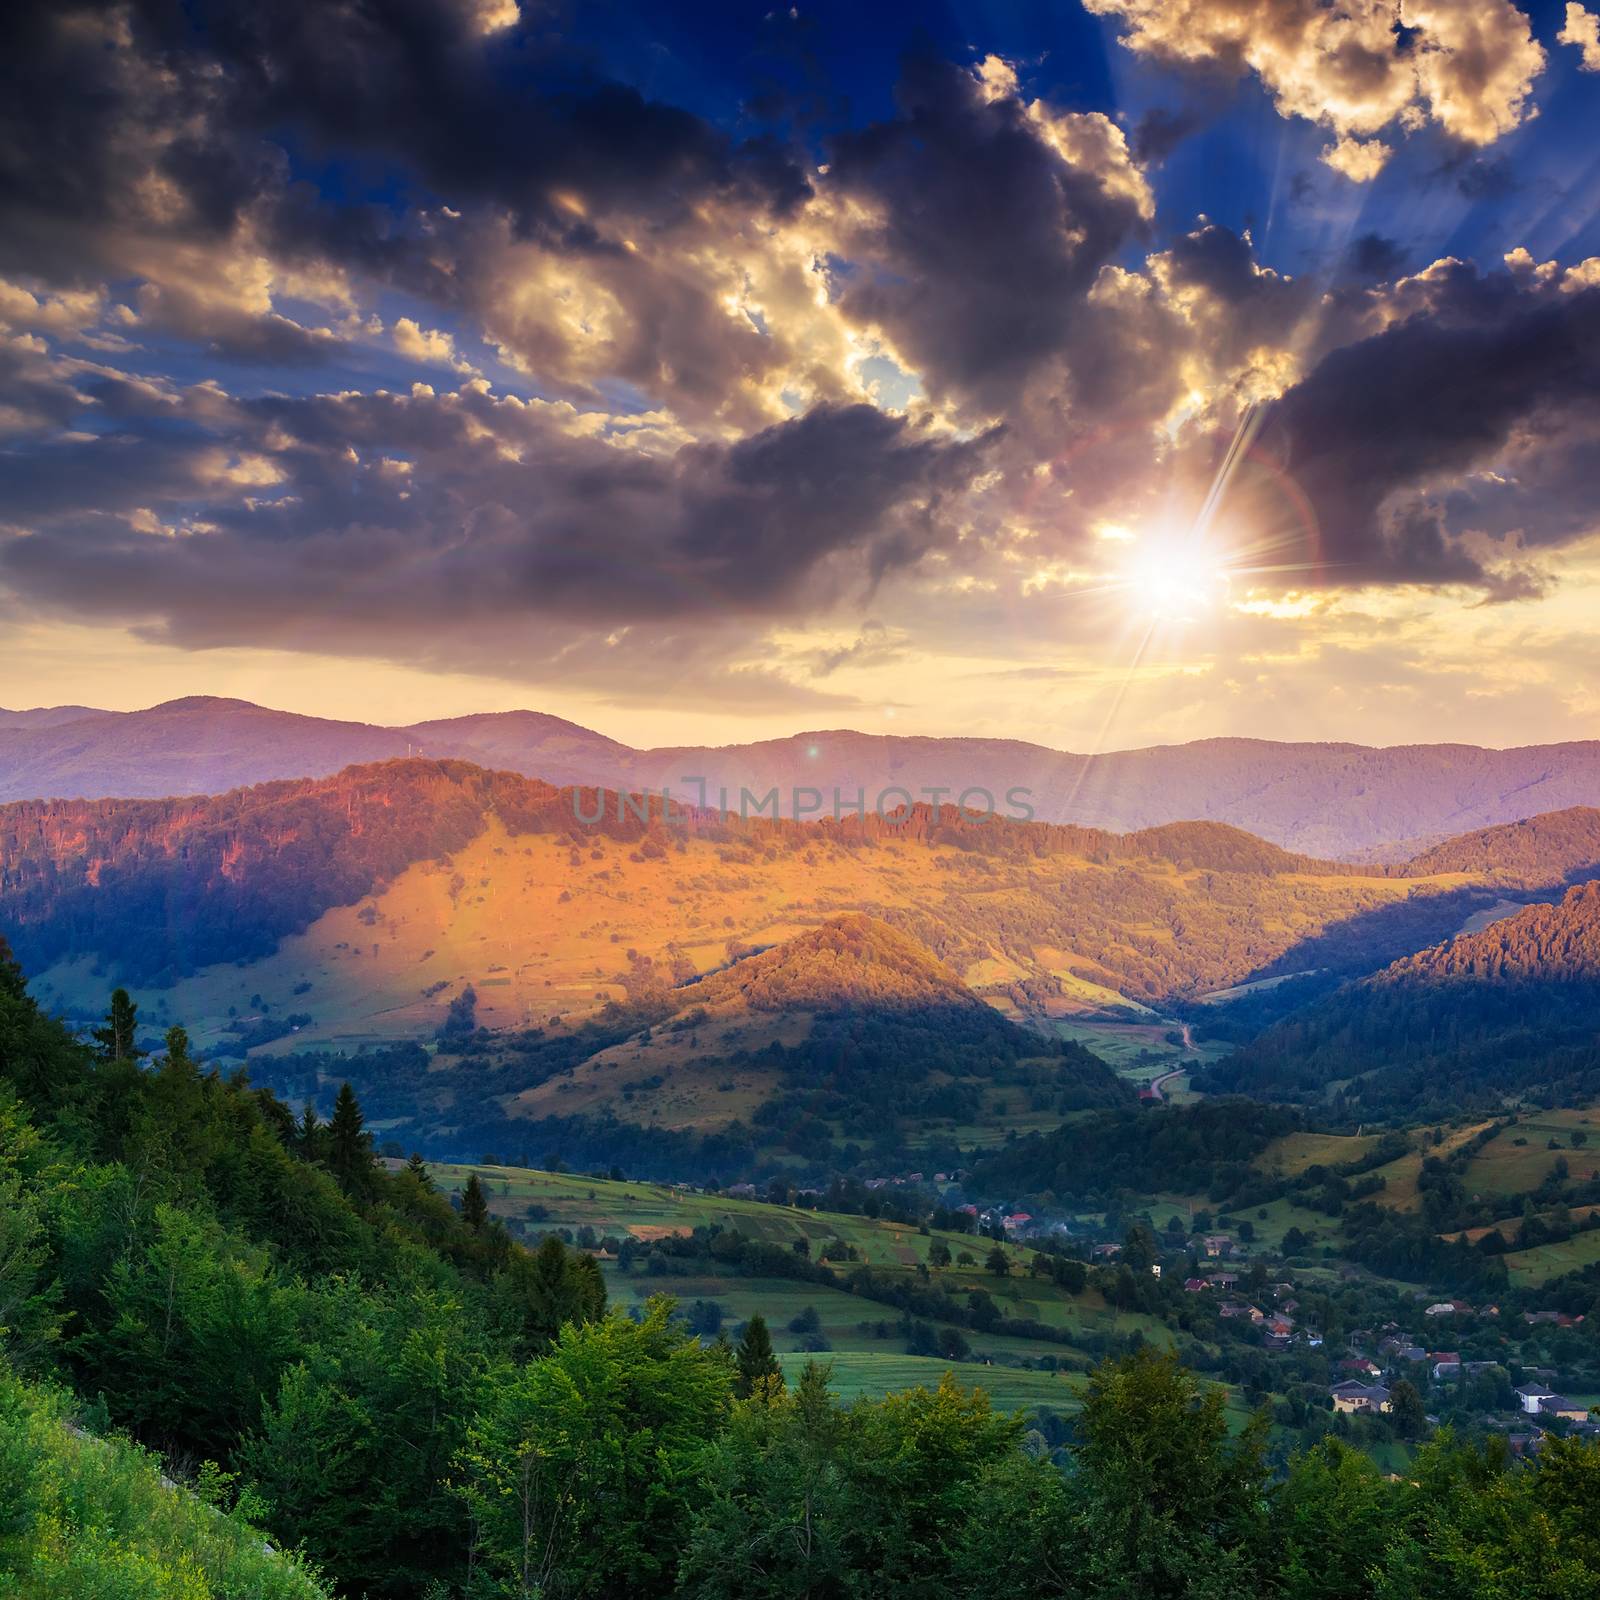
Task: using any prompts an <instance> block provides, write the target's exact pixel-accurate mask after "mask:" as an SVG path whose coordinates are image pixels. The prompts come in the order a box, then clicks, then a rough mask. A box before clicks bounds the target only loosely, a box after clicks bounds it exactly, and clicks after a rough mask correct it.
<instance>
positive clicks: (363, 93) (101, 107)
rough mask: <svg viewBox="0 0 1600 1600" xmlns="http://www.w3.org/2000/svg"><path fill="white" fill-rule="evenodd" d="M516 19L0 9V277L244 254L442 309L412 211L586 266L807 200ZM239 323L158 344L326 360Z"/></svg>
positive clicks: (189, 9) (227, 6) (760, 144)
mask: <svg viewBox="0 0 1600 1600" xmlns="http://www.w3.org/2000/svg"><path fill="white" fill-rule="evenodd" d="M529 13H530V20H525V21H523V22H521V23H519V24H518V25H516V26H515V27H513V28H510V29H505V30H501V31H498V32H495V33H493V34H490V35H487V36H485V35H484V34H483V32H482V31H481V29H480V28H478V27H477V26H476V25H475V22H474V10H473V7H472V6H470V5H469V4H467V3H466V0H391V3H388V4H383V5H368V4H361V3H357V0H321V3H318V4H302V3H275V4H271V5H261V4H256V3H246V0H194V3H192V4H186V5H181V6H180V5H176V4H172V3H169V0H133V3H131V4H126V5H110V4H101V3H98V0H87V3H81V4H75V5H74V4H65V5H61V6H16V7H7V8H4V15H3V19H0V272H9V273H11V274H13V275H25V276H29V275H31V276H36V277H38V278H40V279H43V280H46V281H51V282H58V283H64V282H84V281H93V280H96V279H115V278H126V277H129V276H133V277H137V278H146V279H156V280H163V279H164V278H165V277H167V276H168V275H170V273H171V271H172V268H173V255H174V252H176V251H182V250H192V249H195V248H197V247H198V248H211V249H213V250H217V251H222V250H224V249H226V248H227V247H229V245H230V242H234V241H237V240H238V239H239V238H240V236H241V234H247V235H248V239H247V244H248V247H249V248H256V249H267V250H270V251H271V252H272V253H273V254H274V255H276V256H277V257H278V258H279V259H280V260H283V261H293V260H296V259H299V260H303V261H315V262H322V261H329V262H333V263H335V264H337V265H339V266H341V267H344V268H348V269H350V270H354V271H359V272H362V273H365V274H369V275H374V276H377V277H379V278H382V279H388V280H391V281H395V282H398V283H400V284H402V285H403V286H405V287H407V288H409V289H411V290H413V291H416V292H419V293H423V294H430V295H435V296H437V297H439V298H443V299H450V298H451V297H452V296H459V295H460V294H462V293H463V292H464V291H463V290H462V289H461V287H460V282H461V271H460V264H459V263H456V262H454V261H452V260H451V259H450V257H451V249H450V246H448V245H447V244H445V243H444V242H442V241H441V240H439V239H438V238H437V237H433V236H430V235H429V234H428V233H427V231H426V230H420V229H418V228H417V227H416V226H415V224H414V222H413V221H412V219H411V218H410V217H409V216H408V208H410V207H414V206H417V205H432V204H437V205H440V206H445V205H448V206H452V207H456V208H471V207H473V206H484V207H488V208H490V209H492V210H493V211H494V212H496V213H497V214H499V215H503V216H505V217H506V218H508V219H509V222H510V225H511V228H512V231H513V234H514V235H515V236H516V237H520V238H528V239H537V240H538V241H539V243H540V244H541V245H542V246H543V247H545V248H547V249H551V250H555V251H560V252H566V253H570V254H573V255H575V256H579V257H581V256H584V255H592V254H597V253H606V252H610V253H616V252H618V251H620V250H621V249H622V248H623V246H622V241H621V240H620V239H617V238H614V237H611V236H609V235H608V233H607V231H606V228H605V219H606V218H607V217H608V216H609V215H610V214H612V213H614V212H618V213H621V214H623V215H625V216H626V218H627V219H628V221H629V224H630V225H631V226H632V227H635V228H638V227H650V228H656V229H671V228H672V227H674V226H676V225H678V224H679V223H681V222H683V221H684V220H685V219H686V218H691V217H692V216H693V214H694V212H695V209H696V208H697V207H698V206H699V205H701V204H702V203H703V202H705V201H707V200H708V199H719V200H723V201H726V202H729V203H733V204H737V205H738V206H739V207H741V208H742V209H743V210H745V211H746V212H748V213H750V214H753V215H760V214H769V215H781V214H783V213H785V212H787V211H788V210H790V209H792V208H793V207H794V206H795V205H797V204H798V203H799V202H800V201H802V200H803V199H804V198H805V196H806V194H807V193H808V189H807V185H806V181H805V179H804V177H803V175H802V173H801V170H800V168H799V167H798V166H797V165H796V164H795V162H794V161H793V160H792V159H791V158H790V156H789V155H788V154H787V152H785V151H784V150H782V149H781V148H779V147H778V146H777V145H776V144H774V143H773V142H772V141H770V140H768V139H764V138H760V137H758V138H754V139H750V140H744V141H739V140H736V139H733V138H731V137H729V136H728V135H727V134H725V133H723V132H722V131H721V130H719V129H717V128H715V127H714V126H713V125H712V124H710V123H708V122H706V121H705V120H704V119H703V118H700V117H698V116H696V115H695V114H693V113H691V112H689V111H686V110H683V109H681V108H678V107H675V106H670V105H664V104H660V103H656V102H653V101H651V100H648V99H647V98H645V97H644V96H643V95H641V94H640V93H639V92H638V91H637V90H635V89H633V88H631V87H629V86H628V85H625V84H622V83H618V82H615V81H613V80H611V79H608V78H607V77H606V76H605V75H604V74H603V73H601V72H599V71H598V70H596V69H595V68H594V67H593V65H592V64H591V63H589V62H587V61H586V60H584V59H582V58H580V57H579V56H577V55H576V54H575V53H574V52H573V51H572V50H570V49H569V48H568V47H567V46H565V45H564V44H563V43H562V42H561V41H560V39H559V37H558V35H557V34H556V33H555V32H554V31H553V30H552V29H549V27H548V24H547V23H546V22H544V21H541V20H540V18H539V17H538V16H537V15H536V14H535V12H534V8H533V7H531V6H530V7H529ZM297 164H298V165H299V166H300V167H301V168H302V169H304V168H307V167H309V169H310V170H311V171H313V172H315V173H316V182H315V183H312V182H308V181H305V179H304V178H303V177H297V175H296V165H297ZM319 186H320V187H319ZM330 191H331V193H330ZM335 196H337V198H334V197H335ZM190 265H191V268H192V263H191V264H190ZM180 300H181V297H180ZM170 320H171V319H169V321H170ZM246 320H247V319H243V318H240V317H237V316H236V317H233V318H230V319H227V321H226V323H225V325H222V326H219V327H205V326H196V327H192V328H189V329H187V330H175V331H189V332H192V333H193V334H194V336H195V337H197V338H199V339H201V340H203V341H205V342H207V343H208V344H210V345H211V346H212V347H213V348H216V349H218V350H219V351H222V352H224V353H228V354H233V355H237V356H239V357H241V358H243V359H246V360H267V361H279V362H284V363H294V362H299V361H302V360H308V359H309V360H319V359H322V358H323V357H324V356H325V355H326V354H327V353H328V352H327V349H326V346H325V343H324V341H322V340H320V339H319V338H317V337H316V336H315V335H314V334H312V333H308V332H306V331H305V330H297V329H295V327H294V325H293V324H286V323H285V322H284V321H283V319H279V321H278V323H277V324H276V325H273V326H263V327H257V328H251V327H247V326H245V321H246Z"/></svg>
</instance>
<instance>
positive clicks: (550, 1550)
mask: <svg viewBox="0 0 1600 1600" xmlns="http://www.w3.org/2000/svg"><path fill="white" fill-rule="evenodd" d="M671 1312H672V1304H671V1302H670V1301H668V1300H665V1299H657V1300H652V1301H651V1302H650V1304H649V1306H648V1307H647V1309H646V1311H645V1315H644V1317H643V1319H642V1320H640V1321H639V1322H634V1321H631V1320H630V1319H628V1318H626V1317H621V1316H610V1317H607V1318H606V1319H605V1320H604V1321H602V1322H598V1323H590V1324H588V1325H586V1326H582V1327H575V1326H572V1325H570V1324H569V1325H568V1326H567V1327H565V1328H563V1329H562V1331H561V1334H560V1335H559V1337H558V1338H557V1340H556V1343H555V1346H554V1348H553V1349H552V1350H551V1352H550V1354H549V1355H548V1356H547V1357H545V1358H544V1359H543V1360H541V1361H536V1362H533V1363H532V1364H531V1365H529V1366H526V1367H523V1368H521V1369H519V1370H512V1371H508V1372H504V1373H500V1374H497V1375H496V1377H495V1380H494V1382H493V1384H492V1385H491V1398H490V1400H489V1403H488V1405H487V1408H486V1409H485V1410H484V1411H483V1412H482V1413H481V1414H480V1415H479V1416H478V1417H477V1418H476V1419H475V1421H474V1422H473V1424H472V1427H471V1429H470V1431H469V1434H468V1438H467V1440H466V1443H465V1445H464V1447H463V1449H462V1451H461V1454H460V1458H459V1475H458V1490H457V1492H458V1493H459V1495H460V1496H461V1498H462V1500H463V1501H464V1503H465V1505H466V1507H467V1509H468V1510H469V1512H470V1514H471V1517H472V1520H473V1524H474V1527H475V1529H476V1539H477V1541H478V1546H479V1548H480V1550H481V1552H482V1556H481V1559H482V1560H483V1562H484V1564H485V1566H486V1567H487V1568H488V1569H489V1570H490V1571H491V1572H492V1573H493V1574H495V1575H496V1577H497V1578H498V1579H499V1580H500V1582H501V1585H502V1587H501V1588H500V1590H499V1591H498V1592H499V1593H501V1594H505V1595H515V1596H518V1597H519V1600H521V1597H531V1596H534V1595H542V1594H545V1593H556V1594H563V1595H571V1596H575V1597H583V1596H600V1595H619V1596H620V1595H651V1594H661V1593H665V1592H668V1591H669V1590H670V1588H671V1575H672V1573H673V1572H674V1570H675V1568H676V1565H677V1560H678V1554H679V1551H680V1550H681V1549H682V1548H683V1544H684V1542H685V1540H686V1538H687V1536H688V1533H689V1526H690V1522H691V1518H692V1514H693V1510H694V1507H695V1506H696V1504H697V1503H698V1501H699V1500H700V1498H701V1490H700V1484H701V1481H702V1479H701V1476H700V1464H701V1462H702V1461H703V1460H704V1452H705V1448H706V1446H707V1445H708V1444H709V1443H710V1442H711V1441H712V1440H713V1439H715V1438H716V1437H717V1436H718V1435H719V1434H720V1433H721V1432H722V1429H723V1427H724V1425H725V1424H726V1421H727V1417H728V1410H729V1405H730V1382H731V1377H732V1374H731V1373H730V1372H729V1370H728V1364H727V1360H726V1358H725V1357H724V1356H723V1355H722V1354H720V1353H719V1352H718V1351H717V1350H715V1349H714V1348H713V1349H708V1348H706V1347H704V1346H702V1345H701V1344H700V1342H699V1341H698V1340H697V1339H694V1338H692V1337H690V1336H689V1335H687V1334H685V1333H683V1332H682V1331H681V1330H679V1329H678V1328H676V1327H675V1326H674V1325H673V1322H672V1316H671Z"/></svg>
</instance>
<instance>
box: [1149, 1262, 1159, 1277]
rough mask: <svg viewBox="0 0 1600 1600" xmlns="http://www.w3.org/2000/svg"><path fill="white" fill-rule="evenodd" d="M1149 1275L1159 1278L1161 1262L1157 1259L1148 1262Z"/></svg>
mask: <svg viewBox="0 0 1600 1600" xmlns="http://www.w3.org/2000/svg"><path fill="white" fill-rule="evenodd" d="M1150 1276H1151V1277H1152V1278H1159V1277H1160V1276H1161V1263H1160V1262H1159V1261H1152V1262H1151V1263H1150Z"/></svg>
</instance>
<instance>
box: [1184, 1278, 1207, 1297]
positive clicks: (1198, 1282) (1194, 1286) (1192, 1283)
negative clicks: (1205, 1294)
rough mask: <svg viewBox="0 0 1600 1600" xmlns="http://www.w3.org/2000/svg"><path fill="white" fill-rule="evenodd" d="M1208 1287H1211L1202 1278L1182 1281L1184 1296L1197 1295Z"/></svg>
mask: <svg viewBox="0 0 1600 1600" xmlns="http://www.w3.org/2000/svg"><path fill="white" fill-rule="evenodd" d="M1210 1287H1211V1285H1210V1284H1209V1283H1207V1282H1206V1280H1205V1279H1204V1278H1185V1279H1184V1280H1183V1292H1184V1293H1185V1294H1199V1293H1200V1292H1201V1291H1202V1290H1204V1289H1209V1288H1210Z"/></svg>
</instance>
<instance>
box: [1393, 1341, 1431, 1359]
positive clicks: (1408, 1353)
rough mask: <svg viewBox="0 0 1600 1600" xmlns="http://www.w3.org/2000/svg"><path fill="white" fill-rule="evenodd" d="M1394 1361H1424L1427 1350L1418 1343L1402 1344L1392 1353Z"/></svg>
mask: <svg viewBox="0 0 1600 1600" xmlns="http://www.w3.org/2000/svg"><path fill="white" fill-rule="evenodd" d="M1394 1358H1395V1360H1396V1361H1426V1360H1427V1359H1428V1352H1427V1351H1426V1350H1424V1349H1423V1348H1422V1346H1421V1345H1420V1344H1403V1345H1401V1346H1400V1348H1399V1349H1398V1350H1396V1351H1395V1353H1394Z"/></svg>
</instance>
